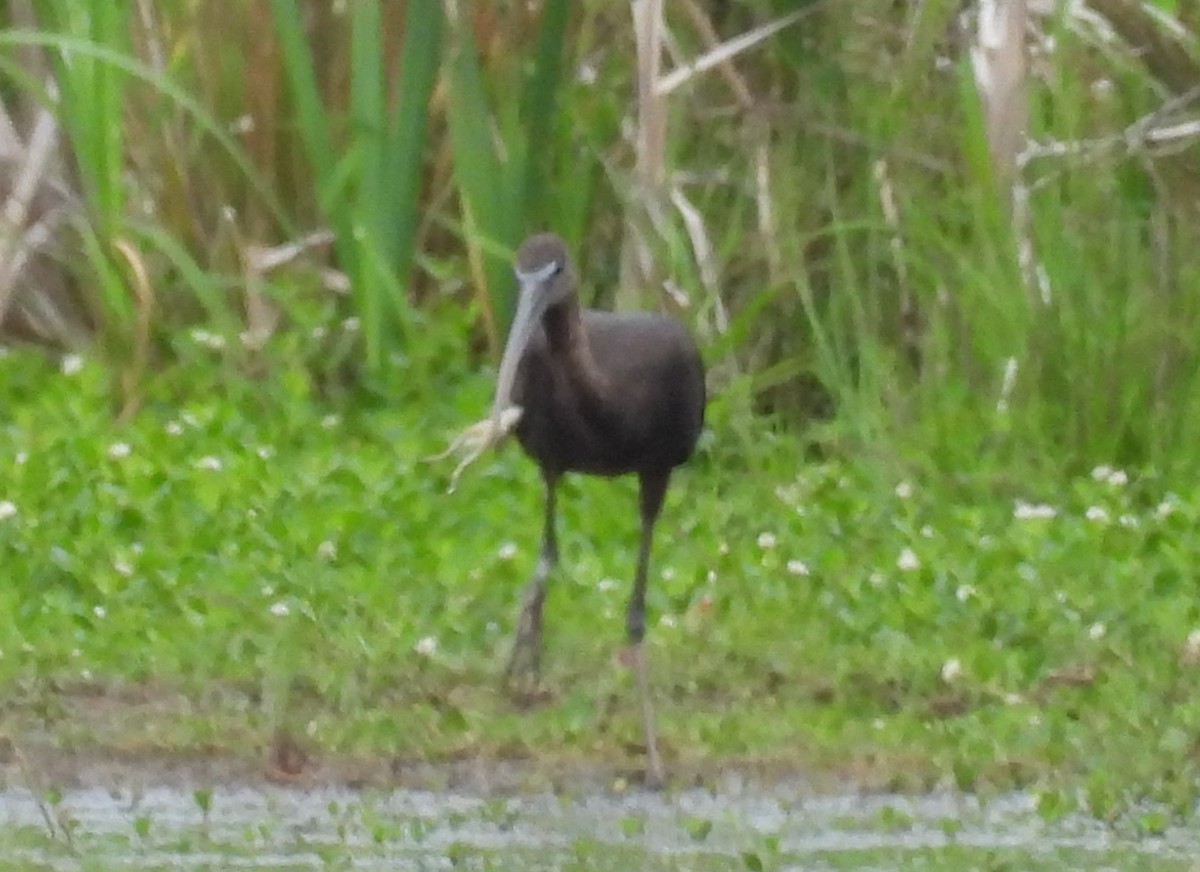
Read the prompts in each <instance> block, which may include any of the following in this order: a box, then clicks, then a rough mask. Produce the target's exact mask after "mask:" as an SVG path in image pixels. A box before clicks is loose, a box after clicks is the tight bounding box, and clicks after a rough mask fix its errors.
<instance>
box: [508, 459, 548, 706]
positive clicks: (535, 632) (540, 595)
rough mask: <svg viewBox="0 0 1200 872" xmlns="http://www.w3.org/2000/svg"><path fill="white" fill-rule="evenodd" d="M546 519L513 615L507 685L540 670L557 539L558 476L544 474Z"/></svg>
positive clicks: (533, 679) (533, 678) (533, 676)
mask: <svg viewBox="0 0 1200 872" xmlns="http://www.w3.org/2000/svg"><path fill="white" fill-rule="evenodd" d="M543 478H544V481H545V485H546V518H545V521H544V525H543V527H542V549H541V553H540V554H539V555H538V562H537V566H535V567H534V570H533V577H532V578H530V579H529V581H528V582H527V583H526V585H525V590H524V592H523V593H522V594H521V611H520V614H519V615H518V616H517V632H516V635H515V636H514V638H513V646H512V653H511V654H510V655H509V658H508V666H507V667H506V668H505V670H504V680H505V683H507V684H509V685H510V686H511V684H512V682H513V679H514V677H516V676H518V675H520V676H521V677H523V678H524V679H525V681H526V682H527V683H528V684H529V685H535V684H536V683H537V680H538V677H539V675H540V672H541V660H542V605H543V604H544V603H545V601H546V580H547V579H548V578H549V576H550V573H551V571H553V569H554V567H555V566H556V565H557V564H558V539H557V537H556V536H555V532H554V527H555V507H554V496H555V491H556V488H557V485H558V476H557V475H555V474H551V473H546V474H544V476H543Z"/></svg>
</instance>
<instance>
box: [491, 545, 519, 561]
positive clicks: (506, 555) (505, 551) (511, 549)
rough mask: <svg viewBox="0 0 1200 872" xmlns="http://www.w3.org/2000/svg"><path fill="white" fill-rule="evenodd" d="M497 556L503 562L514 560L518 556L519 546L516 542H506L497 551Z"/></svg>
mask: <svg viewBox="0 0 1200 872" xmlns="http://www.w3.org/2000/svg"><path fill="white" fill-rule="evenodd" d="M496 556H497V557H499V558H500V559H501V560H512V559H513V558H514V557H516V556H517V545H516V543H515V542H504V543H502V544H501V545H500V547H499V548H497V549H496Z"/></svg>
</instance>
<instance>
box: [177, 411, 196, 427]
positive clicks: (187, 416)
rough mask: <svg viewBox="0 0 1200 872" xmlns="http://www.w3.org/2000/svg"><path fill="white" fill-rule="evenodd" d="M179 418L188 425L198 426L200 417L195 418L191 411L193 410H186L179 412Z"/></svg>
mask: <svg viewBox="0 0 1200 872" xmlns="http://www.w3.org/2000/svg"><path fill="white" fill-rule="evenodd" d="M179 420H180V421H183V423H185V424H187V425H188V426H189V427H199V426H200V419H199V418H197V417H196V415H195V413H193V412H188V411H184V412H180V413H179Z"/></svg>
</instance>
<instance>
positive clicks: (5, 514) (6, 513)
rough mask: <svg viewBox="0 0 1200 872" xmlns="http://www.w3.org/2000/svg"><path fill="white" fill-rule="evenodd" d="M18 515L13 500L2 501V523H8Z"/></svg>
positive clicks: (0, 519)
mask: <svg viewBox="0 0 1200 872" xmlns="http://www.w3.org/2000/svg"><path fill="white" fill-rule="evenodd" d="M16 513H17V504H16V503H14V502H13V501H12V500H0V521H7V520H8V519H9V518H11V517H12V516H13V515H15V514H16Z"/></svg>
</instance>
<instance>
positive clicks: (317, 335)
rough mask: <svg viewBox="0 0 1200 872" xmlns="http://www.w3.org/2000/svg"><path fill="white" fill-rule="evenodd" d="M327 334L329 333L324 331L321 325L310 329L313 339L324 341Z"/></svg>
mask: <svg viewBox="0 0 1200 872" xmlns="http://www.w3.org/2000/svg"><path fill="white" fill-rule="evenodd" d="M328 333H329V331H328V330H326V329H325V326H324V325H323V324H318V325H317V326H316V327H314V328H313V329H312V333H311V334H310V335H311V336H312V338H313V339H324V338H325V336H326V335H327V334H328Z"/></svg>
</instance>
